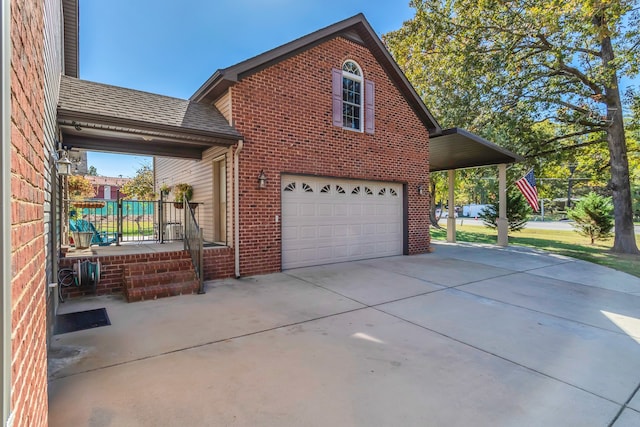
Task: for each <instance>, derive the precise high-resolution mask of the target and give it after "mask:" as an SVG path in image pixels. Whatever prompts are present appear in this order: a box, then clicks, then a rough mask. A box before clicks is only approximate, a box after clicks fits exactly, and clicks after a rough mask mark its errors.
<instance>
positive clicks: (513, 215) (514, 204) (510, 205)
mask: <svg viewBox="0 0 640 427" xmlns="http://www.w3.org/2000/svg"><path fill="white" fill-rule="evenodd" d="M499 209H500V207H499V202H498V201H495V202H493V203H491V204H489V206H487V207H486V208H485V209H484V210H483V211H482V212H481V213H480V219H482V221H483V222H484V224H485V225H486V226H487V227H489V228H498V214H499ZM529 212H530V208H529V204H528V203H527V201H526V200H525V198H524V196H523V195H522V193H520V192H519V191H517V190H514V191H510V192H509V194H508V195H507V218H508V221H509V231H520V230H522V229H523V228H524V227H525V225H526V224H527V220H528V218H529Z"/></svg>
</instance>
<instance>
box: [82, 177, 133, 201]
mask: <svg viewBox="0 0 640 427" xmlns="http://www.w3.org/2000/svg"><path fill="white" fill-rule="evenodd" d="M85 178H86V179H87V180H88V181H89V182H91V184H92V185H93V188H94V189H95V191H96V195H95V197H93V198H94V199H98V200H117V199H118V194H120V195H121V196H122V187H123V186H124V185H125V184H126V183H127V182H129V181H131V178H119V177H111V176H94V175H86V176H85Z"/></svg>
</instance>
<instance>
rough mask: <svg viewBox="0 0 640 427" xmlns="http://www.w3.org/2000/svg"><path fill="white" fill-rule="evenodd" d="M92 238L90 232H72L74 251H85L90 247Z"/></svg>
mask: <svg viewBox="0 0 640 427" xmlns="http://www.w3.org/2000/svg"><path fill="white" fill-rule="evenodd" d="M92 238H93V233H91V232H83V231H74V232H73V243H74V244H75V246H76V249H87V248H89V247H91V239H92Z"/></svg>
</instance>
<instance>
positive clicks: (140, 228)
mask: <svg viewBox="0 0 640 427" xmlns="http://www.w3.org/2000/svg"><path fill="white" fill-rule="evenodd" d="M68 203H69V210H68V212H69V231H70V232H71V237H72V238H73V232H74V231H75V230H74V229H79V228H80V227H82V228H83V229H82V230H79V231H85V232H93V230H95V233H97V234H96V236H95V237H94V239H93V240H92V243H93V244H96V243H98V242H99V241H100V242H102V243H103V244H105V245H106V244H118V245H119V244H121V243H133V242H157V243H163V242H171V241H178V240H180V241H181V240H183V239H184V227H185V217H186V215H185V212H184V208H183V205H182V203H174V202H167V201H164V200H154V201H142V200H123V199H120V200H69V201H68ZM192 205H193V206H194V218H195V221H196V222H199V212H198V211H199V210H198V209H197V206H198V204H197V203H196V204H192Z"/></svg>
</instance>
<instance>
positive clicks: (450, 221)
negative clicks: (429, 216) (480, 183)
mask: <svg viewBox="0 0 640 427" xmlns="http://www.w3.org/2000/svg"><path fill="white" fill-rule="evenodd" d="M447 172H448V174H449V214H448V215H447V242H450V243H455V242H456V208H455V200H454V193H455V188H456V170H455V169H450V170H449V171H447Z"/></svg>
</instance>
